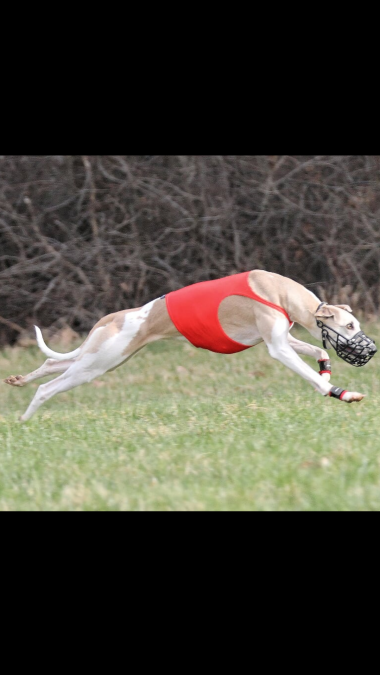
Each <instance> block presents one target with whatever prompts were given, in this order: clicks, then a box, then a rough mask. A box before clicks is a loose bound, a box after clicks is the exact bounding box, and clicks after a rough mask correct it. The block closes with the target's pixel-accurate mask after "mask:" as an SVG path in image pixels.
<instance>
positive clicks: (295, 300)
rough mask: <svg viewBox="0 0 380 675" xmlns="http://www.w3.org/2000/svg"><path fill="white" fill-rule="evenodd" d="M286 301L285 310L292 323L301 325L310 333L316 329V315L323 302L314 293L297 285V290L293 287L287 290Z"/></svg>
mask: <svg viewBox="0 0 380 675" xmlns="http://www.w3.org/2000/svg"><path fill="white" fill-rule="evenodd" d="M294 283H296V282H294ZM295 291H296V292H295ZM284 300H285V302H284V305H283V306H284V309H285V310H286V311H287V313H288V314H289V316H290V318H291V320H292V321H295V322H296V323H299V324H300V325H301V326H303V327H304V328H306V330H308V331H310V330H313V329H314V328H315V316H314V314H315V312H316V311H317V307H318V306H319V305H320V304H321V300H320V299H319V298H318V297H317V296H316V295H314V293H312V292H311V291H309V290H308V289H307V288H305V287H304V286H302V285H301V284H297V288H296V289H295V288H292V286H290V287H289V288H287V289H286V296H285V298H284Z"/></svg>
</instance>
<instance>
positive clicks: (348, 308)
mask: <svg viewBox="0 0 380 675" xmlns="http://www.w3.org/2000/svg"><path fill="white" fill-rule="evenodd" d="M334 307H339V309H345V310H346V312H351V314H352V309H351V307H350V305H334Z"/></svg>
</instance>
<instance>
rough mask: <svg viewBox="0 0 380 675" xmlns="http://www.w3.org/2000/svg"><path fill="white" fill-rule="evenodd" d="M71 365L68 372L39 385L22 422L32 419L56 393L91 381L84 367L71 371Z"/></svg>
mask: <svg viewBox="0 0 380 675" xmlns="http://www.w3.org/2000/svg"><path fill="white" fill-rule="evenodd" d="M73 365H75V364H73ZM71 367H72V366H69V368H67V370H66V372H64V373H63V374H62V375H60V376H59V377H56V378H55V379H54V380H50V382H46V383H45V384H41V385H40V386H39V387H38V389H37V391H36V394H35V396H34V398H33V399H32V401H31V403H30V404H29V406H28V408H27V410H26V411H25V413H24V414H23V415H22V416H21V417H20V421H21V422H26V421H27V420H28V419H30V417H32V415H34V413H35V412H36V410H38V408H39V407H40V406H41V405H42V404H43V403H45V401H48V400H49V398H51V397H52V396H55V394H59V393H61V392H63V391H68V390H69V389H73V388H74V387H78V386H79V385H80V384H84V383H85V382H89V380H90V379H91V377H89V374H88V373H87V372H85V371H84V370H83V369H81V370H80V371H79V372H75V371H74V372H70V370H71Z"/></svg>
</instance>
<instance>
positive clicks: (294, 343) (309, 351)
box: [288, 333, 330, 382]
mask: <svg viewBox="0 0 380 675" xmlns="http://www.w3.org/2000/svg"><path fill="white" fill-rule="evenodd" d="M288 342H289V344H290V346H291V347H292V349H294V351H295V352H297V354H303V355H304V356H311V357H312V358H314V359H315V360H316V361H317V362H318V361H321V360H322V359H324V360H329V355H328V354H327V352H325V350H324V349H321V348H320V347H315V346H314V345H309V344H308V343H307V342H302V341H301V340H296V338H294V337H293V336H292V335H290V333H289V335H288ZM320 377H323V379H324V380H326V382H328V381H329V380H330V373H322V375H320Z"/></svg>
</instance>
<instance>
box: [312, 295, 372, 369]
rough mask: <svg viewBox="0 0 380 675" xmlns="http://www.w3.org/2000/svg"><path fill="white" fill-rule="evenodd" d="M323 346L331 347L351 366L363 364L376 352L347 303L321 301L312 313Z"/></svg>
mask: <svg viewBox="0 0 380 675" xmlns="http://www.w3.org/2000/svg"><path fill="white" fill-rule="evenodd" d="M314 316H315V319H316V323H317V329H319V331H318V332H319V335H318V337H319V338H321V339H322V342H323V347H324V348H325V349H331V347H333V348H334V349H335V351H336V353H337V354H338V356H340V358H341V359H343V360H344V361H347V363H350V364H351V365H352V366H357V367H358V366H364V365H365V364H366V363H368V361H369V360H370V359H372V357H373V356H374V355H375V354H376V352H377V348H376V346H375V341H374V340H371V338H369V337H367V335H365V333H363V331H362V330H360V323H359V321H358V320H357V319H356V318H355V317H354V316H353V314H352V310H351V307H349V305H327V304H326V303H321V304H320V305H319V307H318V308H317V310H316V312H315V313H314Z"/></svg>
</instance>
